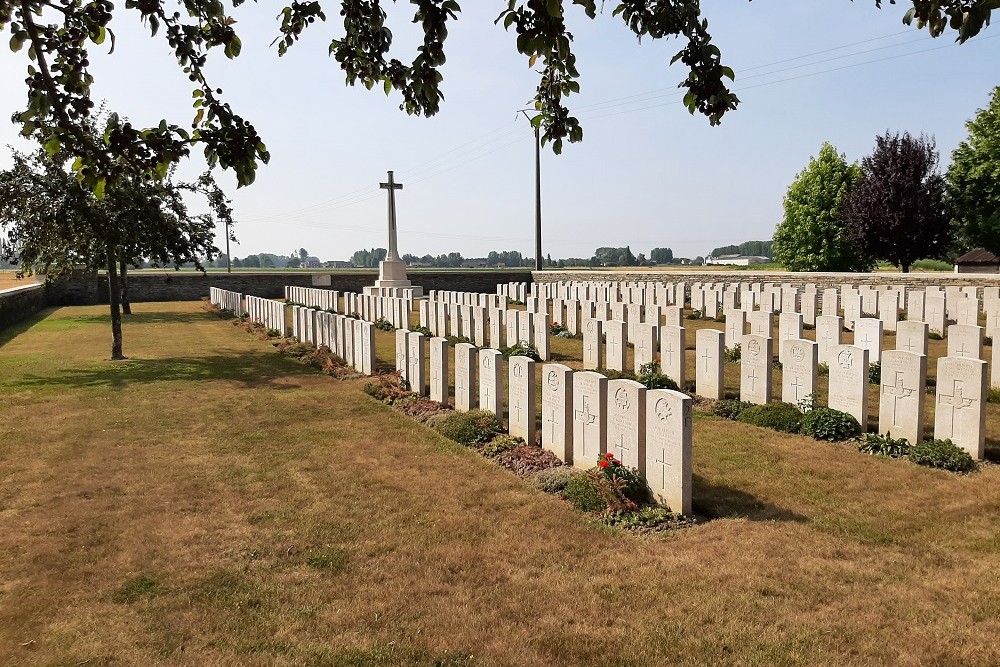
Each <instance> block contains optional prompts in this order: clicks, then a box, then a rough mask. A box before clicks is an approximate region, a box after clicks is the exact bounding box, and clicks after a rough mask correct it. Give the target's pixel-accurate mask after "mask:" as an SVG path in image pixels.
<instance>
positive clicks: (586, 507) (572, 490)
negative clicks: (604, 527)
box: [562, 473, 608, 512]
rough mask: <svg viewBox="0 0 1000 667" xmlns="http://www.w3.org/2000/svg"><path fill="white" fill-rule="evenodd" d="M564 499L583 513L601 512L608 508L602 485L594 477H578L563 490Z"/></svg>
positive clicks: (584, 475) (587, 475)
mask: <svg viewBox="0 0 1000 667" xmlns="http://www.w3.org/2000/svg"><path fill="white" fill-rule="evenodd" d="M562 497H563V498H565V499H566V500H568V501H569V502H570V503H571V504H572V505H573V507H575V508H577V509H578V510H580V511H582V512H600V511H602V510H604V509H606V508H607V506H608V504H607V501H605V500H604V494H603V493H602V492H601V488H600V483H599V482H598V480H597V478H596V477H595V476H593V475H589V474H586V473H585V474H583V475H577V476H575V477H573V478H572V479H570V480H569V481H568V482H567V483H566V486H565V487H564V488H563V491H562Z"/></svg>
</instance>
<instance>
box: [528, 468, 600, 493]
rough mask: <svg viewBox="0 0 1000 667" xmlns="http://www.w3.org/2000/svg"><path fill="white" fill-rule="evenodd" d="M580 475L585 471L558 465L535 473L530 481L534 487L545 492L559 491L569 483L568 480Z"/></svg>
mask: <svg viewBox="0 0 1000 667" xmlns="http://www.w3.org/2000/svg"><path fill="white" fill-rule="evenodd" d="M581 475H586V473H585V472H583V471H582V470H579V469H577V468H573V467H570V466H559V467H557V468H547V469H545V470H540V471H539V472H537V473H535V476H534V477H532V478H531V483H532V484H534V485H535V488H537V489H541V490H542V491H544V492H546V493H560V492H561V491H562V490H563V489H565V488H566V485H567V484H569V483H570V480H572V479H573V478H575V477H580V476H581Z"/></svg>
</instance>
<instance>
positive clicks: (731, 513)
mask: <svg viewBox="0 0 1000 667" xmlns="http://www.w3.org/2000/svg"><path fill="white" fill-rule="evenodd" d="M693 491H694V493H693V495H694V511H695V512H696V513H697V514H701V515H702V516H705V517H708V518H709V519H749V520H750V521H794V522H796V523H805V522H807V521H809V519H808V518H806V517H804V516H802V515H801V514H796V513H795V512H793V511H791V510H789V509H785V508H784V507H778V506H777V505H772V504H771V503H768V502H764V501H763V500H761V499H759V498H757V497H756V496H753V495H751V494H749V493H746V492H745V491H740V490H739V489H734V488H732V487H729V486H722V485H718V484H712V483H710V482H709V481H707V480H706V479H705V478H704V477H702V476H701V475H694V489H693Z"/></svg>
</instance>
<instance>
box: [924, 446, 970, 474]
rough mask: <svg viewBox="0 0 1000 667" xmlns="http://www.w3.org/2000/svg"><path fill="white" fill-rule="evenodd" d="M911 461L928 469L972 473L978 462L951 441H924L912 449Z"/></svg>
mask: <svg viewBox="0 0 1000 667" xmlns="http://www.w3.org/2000/svg"><path fill="white" fill-rule="evenodd" d="M910 460H911V461H913V462H914V463H916V464H917V465H922V466H927V467H928V468H940V469H941V470H950V471H951V472H971V471H973V470H975V469H976V462H975V461H973V460H972V457H971V456H969V453H968V452H966V451H965V450H963V449H959V448H958V447H957V446H956V445H955V443H953V442H952V441H951V440H924V441H923V442H921V443H920V444H919V445H916V446H914V447H913V448H911V449H910Z"/></svg>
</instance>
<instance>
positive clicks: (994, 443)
mask: <svg viewBox="0 0 1000 667" xmlns="http://www.w3.org/2000/svg"><path fill="white" fill-rule="evenodd" d="M983 459H985V460H986V461H991V462H993V463H1000V440H994V439H993V438H986V451H985V452H984V453H983Z"/></svg>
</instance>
